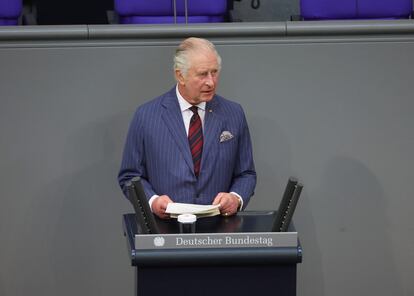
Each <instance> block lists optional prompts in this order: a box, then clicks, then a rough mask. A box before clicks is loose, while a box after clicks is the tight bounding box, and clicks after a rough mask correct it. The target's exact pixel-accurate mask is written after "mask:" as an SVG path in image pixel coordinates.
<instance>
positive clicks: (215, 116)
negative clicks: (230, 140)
mask: <svg viewBox="0 0 414 296" xmlns="http://www.w3.org/2000/svg"><path fill="white" fill-rule="evenodd" d="M218 107H219V103H218V102H217V99H216V98H214V99H213V100H212V101H210V102H208V103H207V105H206V114H205V117H204V147H203V155H202V158H201V167H202V168H203V167H204V168H205V166H206V165H207V163H206V160H207V159H208V158H207V157H209V155H210V154H211V153H212V151H213V153H215V152H217V151H215V149H214V147H213V145H214V144H217V142H218V141H219V137H220V132H221V129H222V127H223V117H222V116H221V115H220V114H219V113H218ZM209 162H212V163H213V162H214V161H213V160H210V161H209Z"/></svg>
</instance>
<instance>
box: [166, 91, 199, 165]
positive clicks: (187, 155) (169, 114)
mask: <svg viewBox="0 0 414 296" xmlns="http://www.w3.org/2000/svg"><path fill="white" fill-rule="evenodd" d="M162 105H163V106H164V110H163V114H162V119H163V120H164V123H165V125H166V126H167V127H168V129H169V131H170V133H171V135H172V137H173V139H174V140H175V142H176V143H177V146H178V148H179V149H180V151H181V153H182V155H183V157H184V159H185V162H186V163H187V164H188V166H189V167H190V169H191V171H194V165H193V159H192V157H191V151H190V147H189V145H188V138H187V134H186V132H185V127H184V122H183V116H182V114H181V110H180V105H179V104H178V99H177V96H176V94H175V88H174V89H172V90H171V91H170V92H168V93H167V94H166V96H165V97H164V100H163V103H162Z"/></svg>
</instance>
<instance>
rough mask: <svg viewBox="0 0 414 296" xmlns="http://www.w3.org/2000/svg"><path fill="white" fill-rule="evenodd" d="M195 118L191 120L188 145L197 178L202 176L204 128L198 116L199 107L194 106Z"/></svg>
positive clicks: (192, 109) (192, 108)
mask: <svg viewBox="0 0 414 296" xmlns="http://www.w3.org/2000/svg"><path fill="white" fill-rule="evenodd" d="M190 110H191V111H193V113H194V114H193V116H192V117H191V120H190V129H189V130H188V143H189V144H190V150H191V155H192V157H193V163H194V174H195V175H196V177H198V175H199V174H200V164H201V154H202V152H203V128H202V126H201V118H200V116H199V115H198V107H197V106H192V107H191V108H190Z"/></svg>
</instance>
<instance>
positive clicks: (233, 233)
mask: <svg viewBox="0 0 414 296" xmlns="http://www.w3.org/2000/svg"><path fill="white" fill-rule="evenodd" d="M274 218H275V212H272V211H269V212H262V211H245V212H239V213H238V214H237V215H235V216H230V217H223V216H215V217H208V218H201V219H198V220H197V222H196V233H195V234H190V235H189V234H179V229H178V223H177V221H176V219H171V220H161V219H158V218H157V219H156V222H157V226H158V228H159V230H160V234H157V235H140V229H139V226H138V225H137V223H136V218H135V214H126V215H124V216H123V228H124V234H125V236H126V238H127V245H128V252H129V255H130V259H131V265H132V266H134V267H135V291H136V295H138V296H147V295H148V296H149V295H151V296H157V295H169V296H172V295H180V296H183V295H227V296H228V295H237V296H244V295H246V296H247V295H249V296H252V295H261V294H262V293H266V295H282V296H284V295H289V296H292V295H296V268H297V264H298V263H301V262H302V248H301V245H300V243H299V240H298V238H297V233H296V232H295V230H294V227H293V226H292V225H291V227H290V228H289V232H282V233H271V232H270V231H271V228H272V223H273V220H274ZM136 235H137V236H136ZM288 238H289V239H288ZM292 238H293V239H295V240H296V242H295V243H294V244H292ZM289 240H290V241H289ZM145 241H150V242H154V244H153V245H154V246H153V247H145V243H146V242H145ZM168 241H173V242H176V244H177V245H179V246H176V247H174V246H172V247H167V248H165V247H159V246H160V245H161V243H162V244H164V242H167V243H168ZM217 242H220V243H221V245H219V246H216V245H215V243H217ZM232 242H233V243H232ZM269 242H271V243H272V245H271V244H269ZM227 243H228V244H227ZM141 245H144V247H142V246H141ZM157 245H158V247H157ZM256 245H257V246H256Z"/></svg>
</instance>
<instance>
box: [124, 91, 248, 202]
mask: <svg viewBox="0 0 414 296" xmlns="http://www.w3.org/2000/svg"><path fill="white" fill-rule="evenodd" d="M224 131H226V132H230V133H231V134H232V135H233V138H231V139H228V140H226V141H223V142H220V135H221V134H222V133H223V132H224ZM134 176H140V177H141V178H142V181H143V185H144V189H145V192H146V195H147V197H148V198H150V197H151V196H153V195H154V194H158V195H163V194H167V195H168V196H170V198H171V199H172V200H174V201H176V202H188V203H196V204H211V203H212V201H213V199H214V197H215V196H216V195H217V193H219V192H231V191H234V192H237V193H238V194H239V195H240V196H241V197H242V198H243V202H244V206H246V205H247V203H248V201H249V199H250V197H251V196H252V195H253V192H254V188H255V185H256V172H255V169H254V163H253V156H252V145H251V140H250V134H249V130H248V126H247V122H246V118H245V115H244V112H243V110H242V108H241V106H240V105H239V104H237V103H234V102H231V101H228V100H226V99H224V98H222V97H220V96H215V97H214V99H213V100H212V101H211V102H208V103H207V105H206V116H205V119H204V132H203V151H202V154H201V160H200V169H199V175H198V178H197V176H196V174H195V172H194V164H193V157H192V155H191V149H190V144H189V140H188V138H187V134H186V131H185V127H184V123H183V119H182V115H181V111H180V108H179V104H178V100H177V97H176V95H175V88H173V89H172V90H171V91H169V92H168V93H166V94H164V95H162V96H160V97H158V98H156V99H154V100H152V101H150V102H148V103H146V104H144V105H141V106H140V107H139V108H138V109H137V111H136V112H135V114H134V117H133V119H132V121H131V124H130V127H129V131H128V135H127V138H126V143H125V147H124V153H123V158H122V163H121V168H120V171H119V174H118V181H119V184H120V186H121V188H122V189H123V190H124V192H125V183H126V182H127V181H128V180H130V179H131V178H133V177H134Z"/></svg>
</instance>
